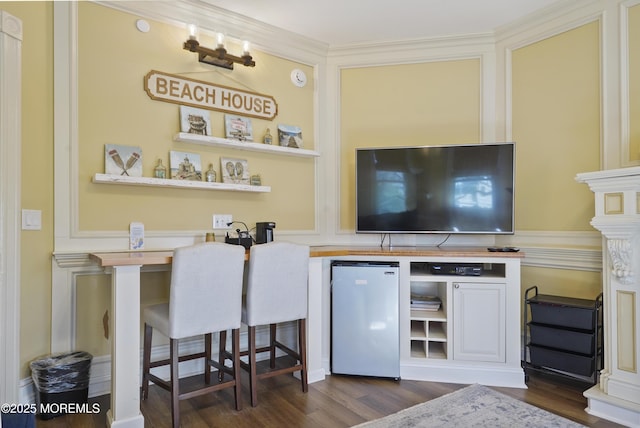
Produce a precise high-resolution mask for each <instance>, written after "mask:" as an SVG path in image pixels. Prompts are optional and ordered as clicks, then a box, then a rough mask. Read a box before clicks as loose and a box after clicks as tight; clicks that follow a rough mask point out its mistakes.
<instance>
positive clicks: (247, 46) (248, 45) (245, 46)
mask: <svg viewBox="0 0 640 428" xmlns="http://www.w3.org/2000/svg"><path fill="white" fill-rule="evenodd" d="M250 48H251V43H249V41H248V40H245V41H244V42H242V55H249V50H250Z"/></svg>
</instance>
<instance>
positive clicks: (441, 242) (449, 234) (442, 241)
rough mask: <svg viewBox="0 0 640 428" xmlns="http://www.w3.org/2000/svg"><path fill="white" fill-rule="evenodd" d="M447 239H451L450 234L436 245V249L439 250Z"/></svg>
mask: <svg viewBox="0 0 640 428" xmlns="http://www.w3.org/2000/svg"><path fill="white" fill-rule="evenodd" d="M449 238H451V234H450V233H449V234H447V237H446V238H445V239H444V241H442V242H441V243H439V244H438V245H436V247H438V248H440V245H442V244H444V243H445V242H447V241H448V240H449Z"/></svg>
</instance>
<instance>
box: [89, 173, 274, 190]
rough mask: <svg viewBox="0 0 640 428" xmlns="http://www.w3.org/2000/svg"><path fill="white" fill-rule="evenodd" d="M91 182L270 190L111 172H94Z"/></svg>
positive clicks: (205, 188) (207, 188) (259, 187)
mask: <svg viewBox="0 0 640 428" xmlns="http://www.w3.org/2000/svg"><path fill="white" fill-rule="evenodd" d="M93 182H94V183H102V184H123V185H127V186H149V187H175V188H182V189H201V190H226V191H233V192H254V193H268V192H271V187H270V186H251V185H249V184H232V183H208V182H206V181H192V180H174V179H166V178H153V177H129V176H121V175H112V174H96V175H94V176H93Z"/></svg>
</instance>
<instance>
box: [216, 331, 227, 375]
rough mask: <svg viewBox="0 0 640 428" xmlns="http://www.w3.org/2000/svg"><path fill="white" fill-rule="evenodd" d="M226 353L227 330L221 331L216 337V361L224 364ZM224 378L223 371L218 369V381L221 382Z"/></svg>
mask: <svg viewBox="0 0 640 428" xmlns="http://www.w3.org/2000/svg"><path fill="white" fill-rule="evenodd" d="M226 354H227V332H226V330H225V331H221V332H220V337H219V338H218V363H220V365H222V366H224V362H225V361H226ZM222 379H224V371H223V370H222V369H218V382H222Z"/></svg>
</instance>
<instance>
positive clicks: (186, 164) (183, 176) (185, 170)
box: [169, 150, 202, 181]
mask: <svg viewBox="0 0 640 428" xmlns="http://www.w3.org/2000/svg"><path fill="white" fill-rule="evenodd" d="M169 157H170V158H169V160H170V165H171V167H170V169H171V178H174V179H176V180H193V181H202V164H201V163H200V155H199V154H197V153H187V152H178V151H174V150H172V151H171V152H170V154H169Z"/></svg>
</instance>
